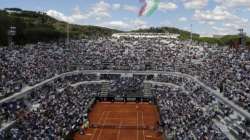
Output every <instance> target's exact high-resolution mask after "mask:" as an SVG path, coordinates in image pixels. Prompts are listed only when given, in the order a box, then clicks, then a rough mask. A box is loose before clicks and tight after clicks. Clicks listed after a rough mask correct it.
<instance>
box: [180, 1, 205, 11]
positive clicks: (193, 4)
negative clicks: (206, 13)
mask: <svg viewBox="0 0 250 140" xmlns="http://www.w3.org/2000/svg"><path fill="white" fill-rule="evenodd" d="M182 2H183V5H184V7H185V8H186V9H194V10H196V9H203V8H204V7H206V6H207V4H208V0H182Z"/></svg>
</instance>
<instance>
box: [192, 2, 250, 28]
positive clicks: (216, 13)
mask: <svg viewBox="0 0 250 140" xmlns="http://www.w3.org/2000/svg"><path fill="white" fill-rule="evenodd" d="M194 18H195V19H196V20H198V21H202V22H205V23H208V22H229V23H234V24H245V23H247V22H248V19H245V18H241V17H239V16H237V15H234V14H232V13H230V12H229V11H227V9H226V8H225V7H221V6H216V7H215V8H214V9H213V10H206V11H203V10H196V11H195V13H194Z"/></svg>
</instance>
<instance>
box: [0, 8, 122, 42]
mask: <svg viewBox="0 0 250 140" xmlns="http://www.w3.org/2000/svg"><path fill="white" fill-rule="evenodd" d="M10 26H15V27H16V30H17V35H16V36H15V38H14V40H15V42H16V43H17V44H26V43H35V42H37V41H44V42H48V41H54V40H60V39H65V37H66V27H67V23H66V22H62V21H58V20H56V19H54V18H52V17H50V16H48V15H47V14H46V13H42V12H33V11H25V10H22V9H18V8H6V9H4V10H0V46H6V45H7V43H8V36H7V30H8V28H9V27H10ZM115 32H120V31H118V30H113V29H109V28H104V27H97V26H80V25H74V24H71V25H70V37H71V38H92V37H97V36H111V35H112V34H113V33H115Z"/></svg>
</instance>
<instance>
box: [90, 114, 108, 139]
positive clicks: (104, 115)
mask: <svg viewBox="0 0 250 140" xmlns="http://www.w3.org/2000/svg"><path fill="white" fill-rule="evenodd" d="M105 113H106V111H103V112H102V115H101V117H100V118H99V120H98V124H99V123H100V121H101V119H102V117H103V116H105V115H103V114H105ZM96 130H97V128H95V131H94V134H93V137H91V140H93V139H94V137H95V134H96Z"/></svg>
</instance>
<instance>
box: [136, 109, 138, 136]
mask: <svg viewBox="0 0 250 140" xmlns="http://www.w3.org/2000/svg"><path fill="white" fill-rule="evenodd" d="M136 113H137V122H136V125H137V129H136V133H137V135H136V139H137V140H138V137H139V131H138V120H139V119H138V112H136Z"/></svg>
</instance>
